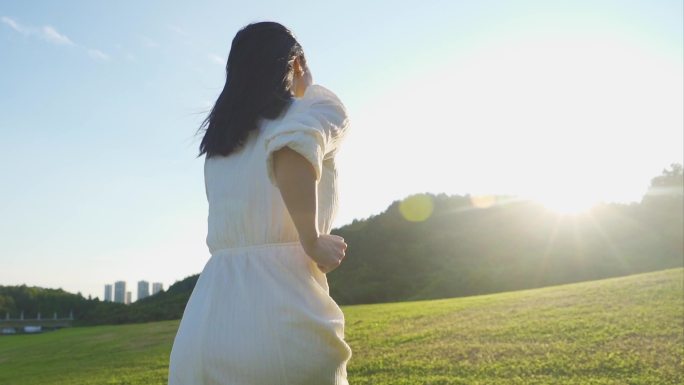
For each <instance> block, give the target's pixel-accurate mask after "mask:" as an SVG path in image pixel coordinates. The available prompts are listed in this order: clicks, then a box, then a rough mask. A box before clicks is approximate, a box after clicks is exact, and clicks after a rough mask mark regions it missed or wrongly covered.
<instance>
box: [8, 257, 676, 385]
mask: <svg viewBox="0 0 684 385" xmlns="http://www.w3.org/2000/svg"><path fill="white" fill-rule="evenodd" d="M683 279H684V270H683V269H681V268H679V269H670V270H665V271H660V272H654V273H647V274H639V275H633V276H629V277H622V278H613V279H607V280H601V281H593V282H584V283H578V284H570V285H562V286H554V287H549V288H543V289H534V290H525V291H517V292H509V293H502V294H492V295H483V296H476V297H468V298H450V299H439V300H427V301H413V302H400V303H386V304H375V305H354V306H343V307H342V309H343V311H344V313H345V316H346V321H347V323H346V329H345V333H346V339H347V342H348V343H349V345H350V346H351V347H352V352H353V353H352V358H351V361H350V362H349V365H348V367H347V370H348V374H349V381H350V384H352V385H362V384H374V385H382V384H392V385H401V384H507V385H508V384H681V383H683V382H684V374H683V373H684V359H683V353H684V352H683V350H684V297H683V296H684V287H683ZM178 322H179V321H165V322H154V323H147V324H134V325H121V326H94V327H77V328H70V329H62V330H59V331H55V332H49V333H44V334H37V335H21V336H7V337H0V384H3V385H32V384H41V385H43V384H55V385H60V384H64V385H66V384H69V385H77V384H136V385H137V384H146V385H147V384H166V375H167V370H168V356H169V353H170V351H171V344H172V342H173V337H174V335H175V332H176V329H177V327H178Z"/></svg>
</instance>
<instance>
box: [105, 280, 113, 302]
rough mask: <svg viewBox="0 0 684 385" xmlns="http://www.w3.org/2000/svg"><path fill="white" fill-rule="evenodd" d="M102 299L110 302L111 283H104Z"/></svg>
mask: <svg viewBox="0 0 684 385" xmlns="http://www.w3.org/2000/svg"><path fill="white" fill-rule="evenodd" d="M104 300H105V301H109V302H112V285H111V284H106V285H105V295H104Z"/></svg>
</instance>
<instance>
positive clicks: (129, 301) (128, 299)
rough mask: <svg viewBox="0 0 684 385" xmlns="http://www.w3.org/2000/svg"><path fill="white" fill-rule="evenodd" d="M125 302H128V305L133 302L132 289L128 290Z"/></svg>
mask: <svg viewBox="0 0 684 385" xmlns="http://www.w3.org/2000/svg"><path fill="white" fill-rule="evenodd" d="M125 303H126V305H130V304H131V292H130V291H127V292H126V302H125Z"/></svg>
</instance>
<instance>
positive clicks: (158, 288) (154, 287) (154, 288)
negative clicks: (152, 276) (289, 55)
mask: <svg viewBox="0 0 684 385" xmlns="http://www.w3.org/2000/svg"><path fill="white" fill-rule="evenodd" d="M162 290H164V285H163V284H162V283H161V282H155V283H153V284H152V295H155V294H157V293H159V292H160V291H162Z"/></svg>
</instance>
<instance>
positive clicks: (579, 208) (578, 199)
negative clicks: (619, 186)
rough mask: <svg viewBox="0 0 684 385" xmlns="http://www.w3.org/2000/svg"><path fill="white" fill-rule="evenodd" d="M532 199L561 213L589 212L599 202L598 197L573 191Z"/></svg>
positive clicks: (576, 213)
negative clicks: (576, 193)
mask: <svg viewBox="0 0 684 385" xmlns="http://www.w3.org/2000/svg"><path fill="white" fill-rule="evenodd" d="M532 200H534V201H536V202H539V203H540V204H541V205H543V206H544V207H546V208H547V209H549V210H551V211H553V212H555V213H558V214H560V215H578V214H583V213H587V212H589V211H591V209H592V208H594V206H596V205H597V204H598V203H599V201H598V199H595V198H592V197H587V196H581V195H573V194H572V193H569V194H555V195H544V196H536V197H533V198H532Z"/></svg>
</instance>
